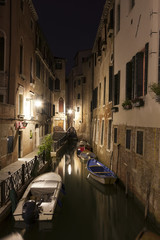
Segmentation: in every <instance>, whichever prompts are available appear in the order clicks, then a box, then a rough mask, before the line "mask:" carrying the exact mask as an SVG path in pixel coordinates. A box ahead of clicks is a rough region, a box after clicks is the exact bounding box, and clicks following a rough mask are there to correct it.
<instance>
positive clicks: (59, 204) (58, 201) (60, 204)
mask: <svg viewBox="0 0 160 240" xmlns="http://www.w3.org/2000/svg"><path fill="white" fill-rule="evenodd" d="M57 203H58V206H59V207H60V208H61V207H62V202H61V201H60V200H59V199H58V200H57Z"/></svg>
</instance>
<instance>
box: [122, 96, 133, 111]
mask: <svg viewBox="0 0 160 240" xmlns="http://www.w3.org/2000/svg"><path fill="white" fill-rule="evenodd" d="M122 107H123V108H124V109H125V110H129V109H132V102H131V100H129V99H126V100H125V101H124V102H123V103H122Z"/></svg>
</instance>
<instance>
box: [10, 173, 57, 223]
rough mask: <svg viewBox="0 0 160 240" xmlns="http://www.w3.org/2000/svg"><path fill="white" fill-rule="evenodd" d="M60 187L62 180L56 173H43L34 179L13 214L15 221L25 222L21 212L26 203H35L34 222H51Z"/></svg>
mask: <svg viewBox="0 0 160 240" xmlns="http://www.w3.org/2000/svg"><path fill="white" fill-rule="evenodd" d="M61 187H62V179H61V177H60V176H59V175H58V174H57V173H53V172H50V173H45V174H42V175H40V176H38V177H37V178H35V179H34V180H33V181H32V182H31V183H30V184H29V186H28V187H27V189H26V191H25V193H24V194H23V196H22V198H21V199H20V201H19V203H18V205H17V208H16V210H15V211H14V213H13V217H14V219H15V221H25V220H24V215H23V214H24V213H23V212H24V205H25V203H26V202H29V203H30V202H35V204H36V205H37V206H38V207H37V209H38V217H37V218H35V219H34V220H38V221H51V220H52V219H53V215H54V212H55V208H56V205H57V201H58V197H59V193H60V190H61ZM31 197H32V200H31ZM40 198H41V199H40Z"/></svg>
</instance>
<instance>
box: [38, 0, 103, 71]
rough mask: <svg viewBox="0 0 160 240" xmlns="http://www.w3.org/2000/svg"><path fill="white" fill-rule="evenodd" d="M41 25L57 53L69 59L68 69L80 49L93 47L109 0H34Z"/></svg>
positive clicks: (53, 50) (54, 51)
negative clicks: (105, 5) (106, 1)
mask: <svg viewBox="0 0 160 240" xmlns="http://www.w3.org/2000/svg"><path fill="white" fill-rule="evenodd" d="M33 4H34V6H35V9H36V11H37V14H38V16H39V23H40V26H41V29H42V31H43V33H44V35H45V37H46V40H47V42H48V44H49V46H50V48H51V50H52V52H53V55H54V56H56V57H63V58H66V59H67V62H68V67H67V71H68V70H70V68H71V66H72V63H73V62H72V61H73V58H74V56H75V54H76V53H77V51H79V50H85V49H90V48H92V47H93V43H94V39H95V36H96V32H97V28H98V25H99V22H100V18H101V15H102V11H103V6H104V4H105V0H33Z"/></svg>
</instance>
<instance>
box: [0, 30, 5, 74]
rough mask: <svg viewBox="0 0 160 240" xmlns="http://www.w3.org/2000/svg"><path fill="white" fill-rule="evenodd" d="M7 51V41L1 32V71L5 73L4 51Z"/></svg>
mask: <svg viewBox="0 0 160 240" xmlns="http://www.w3.org/2000/svg"><path fill="white" fill-rule="evenodd" d="M4 49H5V39H4V34H3V33H2V32H1V31H0V71H4V56H5V54H4V51H5V50H4Z"/></svg>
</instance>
